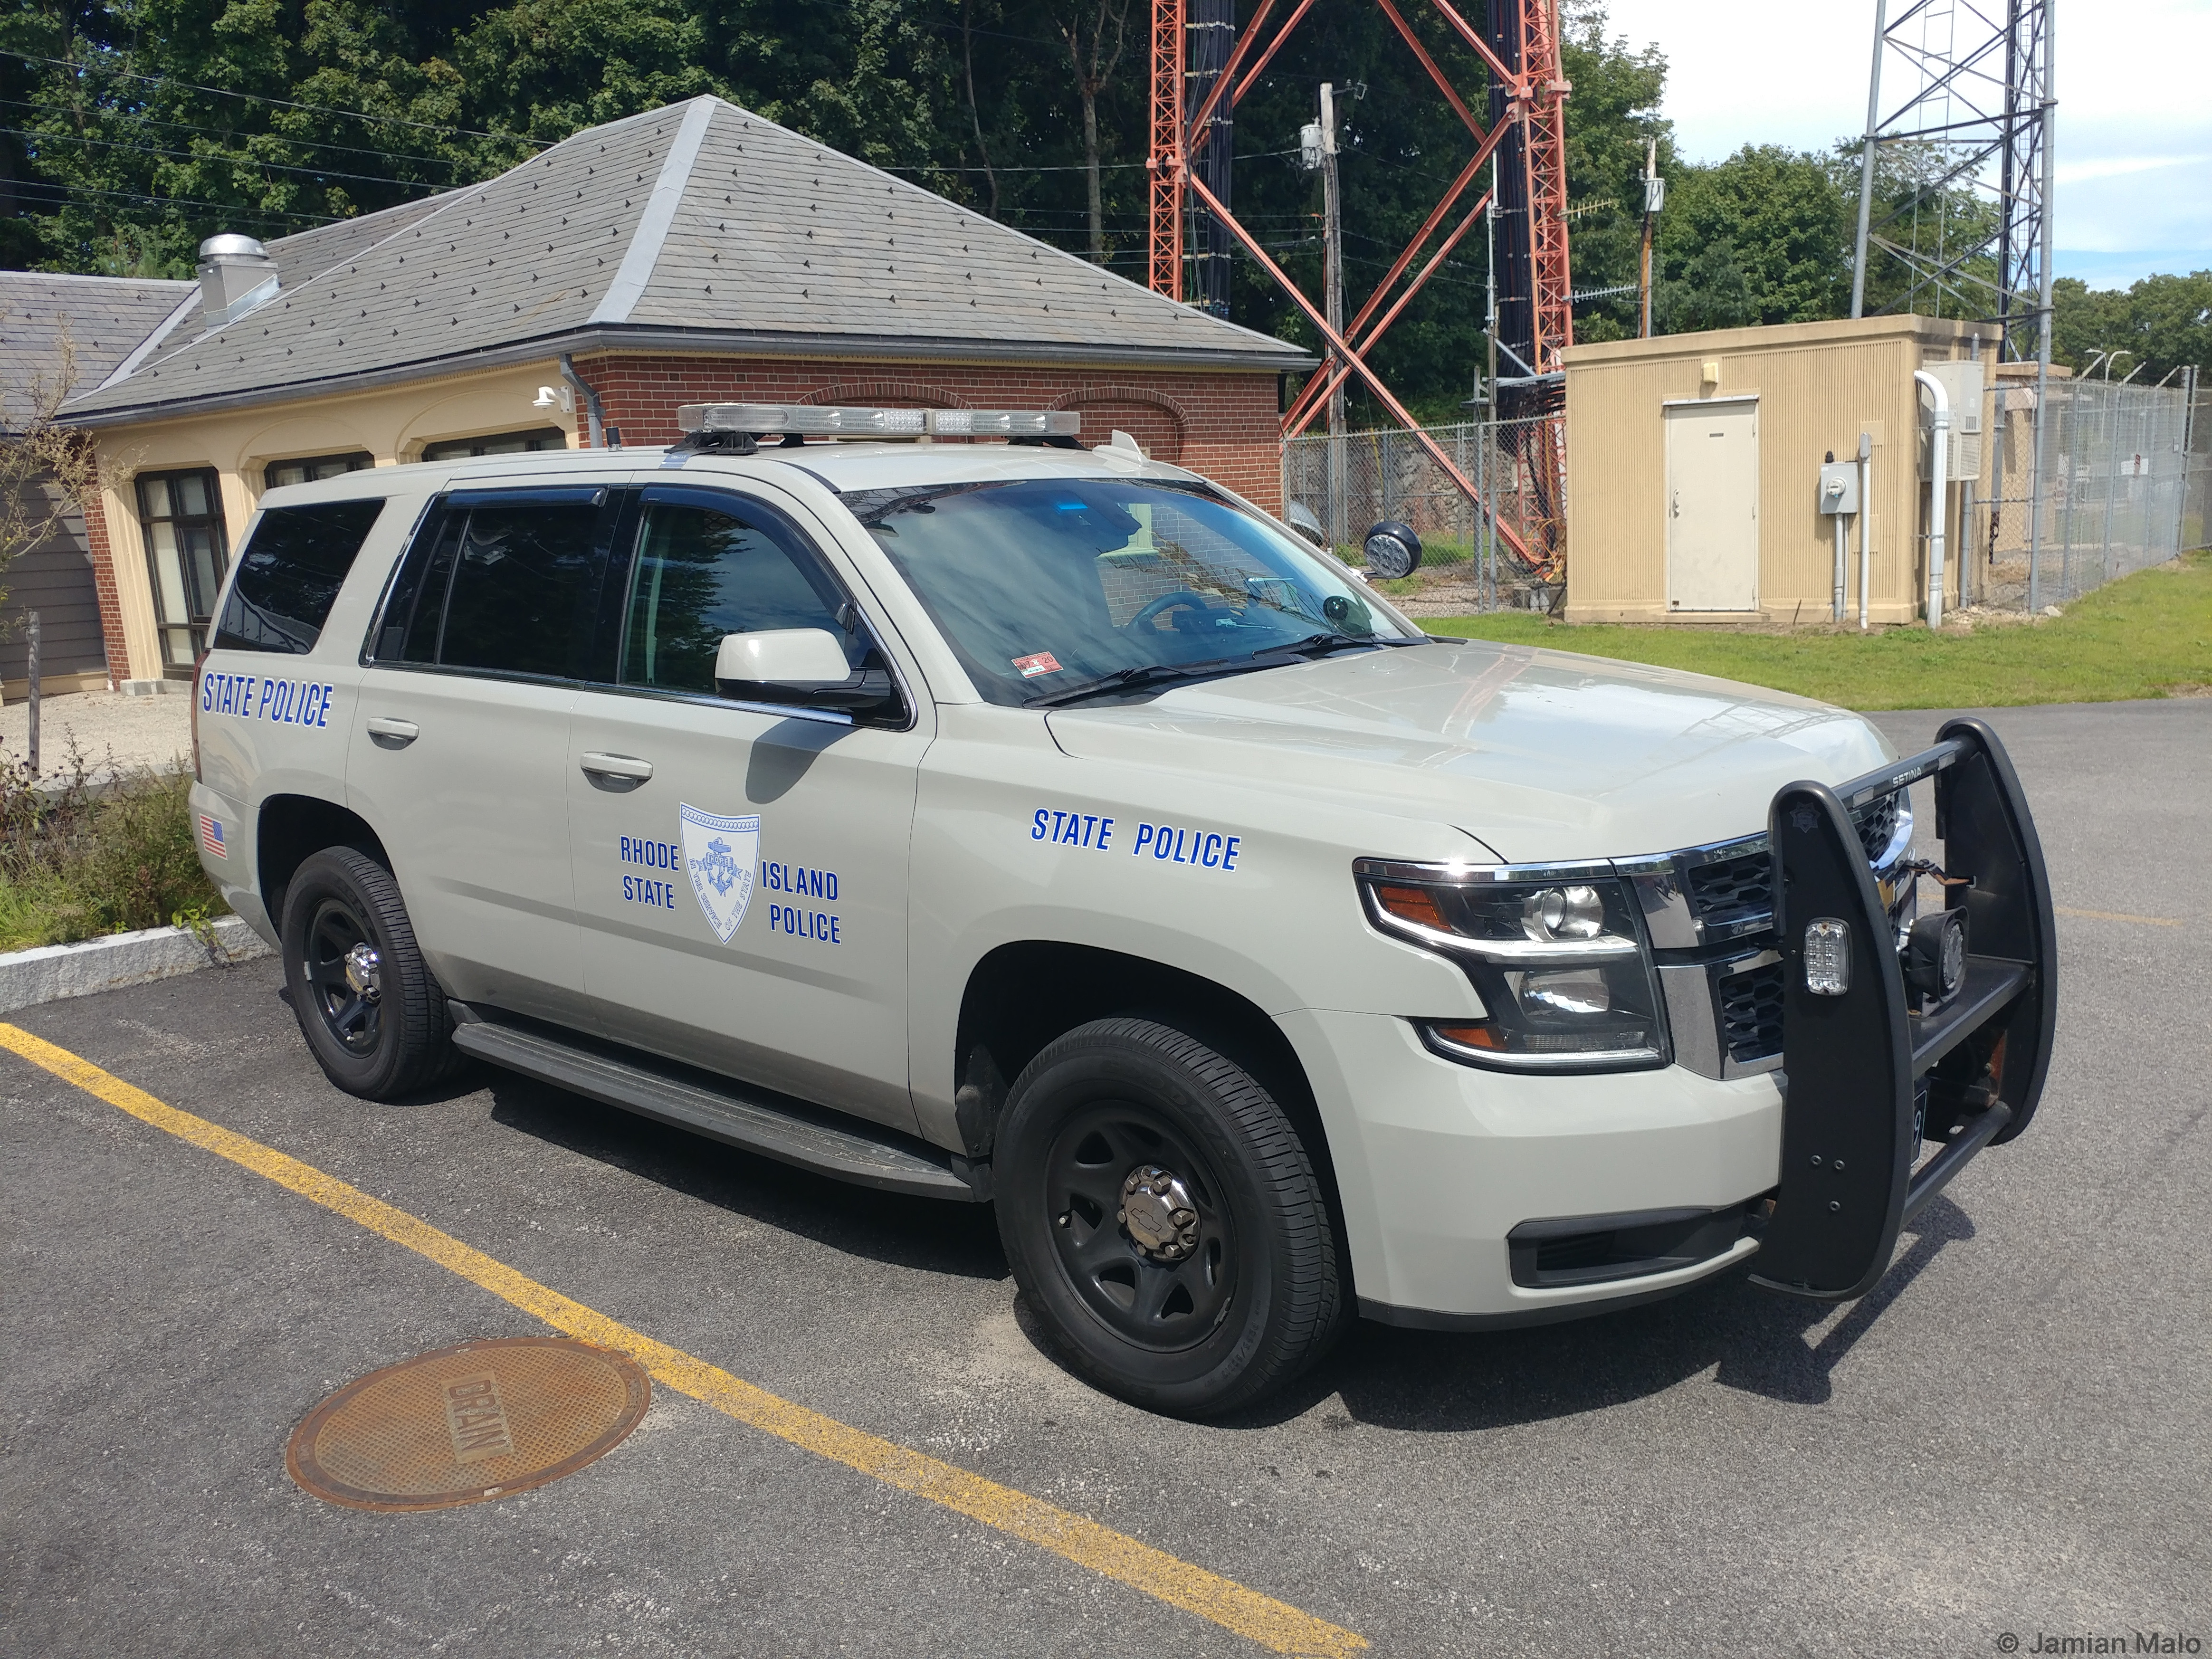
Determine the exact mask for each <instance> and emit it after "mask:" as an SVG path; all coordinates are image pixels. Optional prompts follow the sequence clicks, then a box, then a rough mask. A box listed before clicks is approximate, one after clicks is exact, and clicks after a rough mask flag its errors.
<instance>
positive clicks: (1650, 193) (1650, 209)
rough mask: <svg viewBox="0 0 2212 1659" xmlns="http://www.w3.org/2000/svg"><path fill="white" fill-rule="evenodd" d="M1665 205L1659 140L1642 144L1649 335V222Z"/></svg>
mask: <svg viewBox="0 0 2212 1659" xmlns="http://www.w3.org/2000/svg"><path fill="white" fill-rule="evenodd" d="M1666 205H1667V181H1666V180H1665V179H1662V178H1661V177H1660V176H1659V141H1658V140H1657V139H1656V138H1647V139H1646V140H1644V333H1643V336H1642V337H1643V338H1644V339H1647V340H1648V339H1650V337H1651V222H1652V221H1653V220H1655V219H1656V218H1657V217H1658V216H1659V210H1661V209H1662V208H1663V207H1665V206H1666Z"/></svg>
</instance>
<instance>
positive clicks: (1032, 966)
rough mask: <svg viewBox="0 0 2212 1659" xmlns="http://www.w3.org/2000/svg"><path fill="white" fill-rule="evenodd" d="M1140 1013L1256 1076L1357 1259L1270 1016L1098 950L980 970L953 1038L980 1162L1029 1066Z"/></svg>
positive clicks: (1072, 949)
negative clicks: (1293, 1134) (1300, 1146)
mask: <svg viewBox="0 0 2212 1659" xmlns="http://www.w3.org/2000/svg"><path fill="white" fill-rule="evenodd" d="M1116 1015H1133V1016H1138V1017H1141V1018H1150V1019H1155V1020H1158V1021H1159V1022H1160V1023H1161V1024H1164V1025H1171V1026H1173V1027H1175V1028H1176V1030H1181V1031H1185V1032H1188V1034H1189V1035H1191V1036H1194V1037H1197V1038H1198V1039H1200V1041H1201V1042H1205V1043H1206V1044H1207V1045H1208V1046H1210V1047H1212V1048H1215V1049H1217V1050H1218V1052H1220V1053H1221V1054H1225V1055H1227V1056H1228V1057H1229V1058H1230V1059H1231V1060H1235V1061H1236V1062H1237V1064H1238V1065H1239V1066H1243V1068H1244V1069H1245V1070H1246V1071H1247V1072H1249V1073H1251V1074H1252V1075H1253V1076H1254V1077H1255V1079H1258V1080H1259V1082H1260V1084H1261V1086H1262V1087H1264V1088H1265V1089H1266V1090H1267V1091H1268V1093H1269V1094H1271V1095H1273V1097H1275V1101H1276V1103H1277V1104H1279V1106H1281V1107H1282V1109H1283V1111H1284V1113H1285V1115H1287V1116H1288V1117H1289V1118H1290V1120H1291V1125H1292V1127H1295V1128H1296V1129H1297V1132H1298V1138H1299V1139H1300V1140H1301V1141H1303V1142H1304V1145H1305V1148H1306V1154H1307V1156H1308V1157H1310V1158H1312V1160H1313V1163H1314V1170H1315V1173H1316V1175H1318V1176H1320V1177H1321V1179H1322V1185H1323V1190H1324V1191H1325V1192H1326V1194H1327V1195H1328V1206H1329V1211H1330V1214H1331V1216H1332V1217H1333V1218H1334V1223H1335V1225H1336V1229H1337V1234H1338V1238H1337V1243H1338V1249H1339V1252H1340V1255H1339V1259H1340V1261H1346V1262H1347V1263H1348V1262H1349V1261H1350V1259H1351V1258H1350V1255H1349V1253H1348V1240H1347V1239H1346V1237H1345V1234H1344V1221H1343V1213H1344V1206H1343V1203H1342V1200H1341V1198H1340V1195H1339V1193H1338V1190H1337V1181H1336V1168H1335V1163H1334V1159H1333V1158H1331V1156H1330V1152H1329V1144H1328V1132H1327V1129H1326V1128H1325V1127H1324V1126H1323V1124H1322V1118H1321V1112H1320V1109H1319V1107H1318V1106H1317V1105H1316V1102H1315V1098H1314V1091H1313V1087H1312V1085H1311V1083H1310V1081H1309V1079H1307V1076H1306V1071H1305V1066H1304V1062H1302V1061H1301V1060H1299V1058H1298V1054H1297V1049H1296V1048H1294V1047H1293V1046H1292V1045H1291V1041H1290V1039H1289V1038H1288V1037H1287V1036H1285V1035H1284V1033H1283V1030H1282V1028H1281V1027H1280V1026H1279V1025H1278V1024H1276V1023H1275V1021H1274V1020H1273V1018H1271V1017H1270V1016H1269V1015H1268V1013H1267V1011H1266V1010H1264V1009H1263V1008H1261V1006H1259V1005H1258V1004H1257V1003H1255V1002H1254V1001H1252V1000H1251V999H1249V997H1247V996H1244V995H1243V994H1241V993H1239V992H1237V991H1235V990H1232V989H1231V988H1230V987H1228V986H1225V985H1222V984H1220V983H1218V981H1213V980H1210V979H1207V978H1206V977H1205V976H1204V975H1200V974H1194V973H1192V972H1190V971H1189V970H1188V969H1182V968H1175V967H1171V966H1170V965H1169V964H1167V963H1162V962H1155V961H1153V960H1152V959H1150V958H1148V957H1139V956H1133V955H1129V954H1127V953H1126V952H1123V951H1111V950H1108V949H1105V948H1104V947H1103V946H1099V945H1071V944H1066V943H1064V942H1061V941H1057V940H1046V939H1024V940H1016V941H1012V942H1010V943H1008V944H1005V945H999V946H997V947H996V948H995V949H994V950H992V951H988V952H987V953H986V954H985V955H984V956H983V957H981V959H980V960H979V961H978V962H977V963H975V967H974V968H973V969H970V970H969V975H968V982H967V985H966V986H965V987H964V988H963V992H962V994H961V999H960V1018H959V1022H958V1024H957V1028H956V1032H955V1036H954V1039H953V1068H954V1070H953V1075H954V1077H955V1079H957V1084H958V1087H957V1091H956V1092H955V1093H954V1096H953V1110H954V1115H955V1119H956V1121H957V1124H958V1126H959V1131H960V1137H961V1140H962V1143H963V1147H964V1149H965V1151H966V1152H967V1154H968V1156H969V1158H976V1159H983V1158H989V1157H990V1155H991V1149H992V1145H993V1142H994V1138H995V1136H996V1133H997V1129H998V1120H999V1115H1000V1112H1001V1111H1002V1110H1003V1109H1005V1106H1006V1097H1007V1095H1008V1094H1009V1093H1010V1092H1011V1091H1012V1087H1013V1084H1014V1081H1015V1079H1018V1077H1019V1076H1020V1075H1021V1073H1022V1068H1023V1067H1024V1066H1027V1065H1028V1064H1029V1063H1030V1060H1033V1059H1035V1058H1036V1055H1037V1054H1038V1053H1039V1052H1040V1051H1041V1050H1042V1048H1044V1047H1045V1045H1046V1044H1047V1043H1048V1042H1051V1041H1052V1040H1053V1039H1054V1037H1056V1036H1060V1035H1061V1034H1062V1033H1063V1032H1066V1031H1070V1030H1073V1029H1074V1028H1075V1027H1077V1026H1079V1025H1082V1024H1088V1023H1089V1022H1090V1021H1091V1020H1094V1019H1105V1018H1111V1017H1113V1016H1116Z"/></svg>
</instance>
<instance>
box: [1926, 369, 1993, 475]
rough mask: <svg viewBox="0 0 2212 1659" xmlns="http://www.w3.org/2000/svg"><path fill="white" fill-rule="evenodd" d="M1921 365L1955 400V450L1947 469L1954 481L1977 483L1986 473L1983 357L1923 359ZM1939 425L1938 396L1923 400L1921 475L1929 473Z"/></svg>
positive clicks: (1952, 440) (1952, 408)
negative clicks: (1943, 360)
mask: <svg viewBox="0 0 2212 1659" xmlns="http://www.w3.org/2000/svg"><path fill="white" fill-rule="evenodd" d="M1921 367H1922V368H1924V369H1926V370H1927V372H1928V373H1929V374H1933V375H1934V376H1935V377H1936V379H1937V380H1941V381H1942V383H1943V390H1944V392H1946V393H1947V394H1948V397H1949V400H1950V404H1951V453H1950V454H1949V456H1948V458H1947V460H1946V463H1945V465H1944V469H1943V470H1944V473H1945V475H1946V476H1947V477H1948V479H1949V481H1950V482H1951V483H1976V482H1978V480H1979V479H1980V477H1981V476H1982V360H1981V359H1980V358H1978V357H1969V358H1966V359H1963V360H1961V361H1959V362H1948V363H1923V364H1922V365H1921ZM1935 429H1936V405H1935V403H1934V400H1933V399H1931V398H1926V397H1923V398H1921V400H1920V476H1921V477H1922V478H1923V480H1924V479H1926V478H1927V477H1928V476H1929V470H1930V466H1929V464H1930V462H1931V460H1932V459H1933V457H1932V456H1930V454H1929V440H1930V438H1931V437H1932V436H1933V435H1934V433H1935Z"/></svg>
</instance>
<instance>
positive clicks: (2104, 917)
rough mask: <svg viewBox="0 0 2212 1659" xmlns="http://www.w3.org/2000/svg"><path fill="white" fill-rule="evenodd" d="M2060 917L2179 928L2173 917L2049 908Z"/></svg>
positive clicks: (2118, 911)
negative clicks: (2083, 917) (2078, 917)
mask: <svg viewBox="0 0 2212 1659" xmlns="http://www.w3.org/2000/svg"><path fill="white" fill-rule="evenodd" d="M2051 908H2052V909H2054V910H2056V911H2057V913H2058V914H2059V915H2062V916H2086V917H2087V918H2088V919H2089V920H2090V921H2132V922H2136V923H2137V924H2139V925H2140V926H2142V927H2180V926H2181V921H2180V919H2179V917H2175V916H2131V915H2128V914H2127V912H2125V911H2124V910H2077V909H2075V908H2074V907H2073V906H2072V905H2070V904H2054V905H2052V906H2051Z"/></svg>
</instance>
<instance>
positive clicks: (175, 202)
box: [15, 179, 343, 225]
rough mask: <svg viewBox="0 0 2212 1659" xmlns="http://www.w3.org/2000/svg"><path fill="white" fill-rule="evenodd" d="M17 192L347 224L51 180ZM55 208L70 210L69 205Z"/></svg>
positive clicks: (327, 216)
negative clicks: (43, 192) (93, 187)
mask: <svg viewBox="0 0 2212 1659" xmlns="http://www.w3.org/2000/svg"><path fill="white" fill-rule="evenodd" d="M15 189H17V190H50V191H55V192H57V193H58V194H59V195H62V196H64V197H78V196H106V197H112V198H113V199H115V200H116V201H118V202H145V203H149V204H151V205H153V206H155V207H204V208H215V209H216V210H220V211H222V212H224V213H238V214H244V215H246V216H249V217H252V218H255V219H298V220H301V221H303V222H306V223H307V224H311V225H335V224H339V223H342V222H343V221H342V220H341V219H340V218H339V216H337V215H336V214H332V213H292V212H289V211H287V210H285V209H283V208H254V207H241V206H240V205H239V204H237V203H235V202H207V201H202V200H201V199H199V198H198V197H193V196H148V195H146V194H144V193H143V192H142V191H133V190H92V189H88V188H87V187H86V186H84V185H58V184H55V183H54V182H53V181H52V180H51V179H16V180H15ZM55 205H57V206H58V207H66V206H68V205H69V204H68V202H66V201H64V202H59V203H57V204H55Z"/></svg>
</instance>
